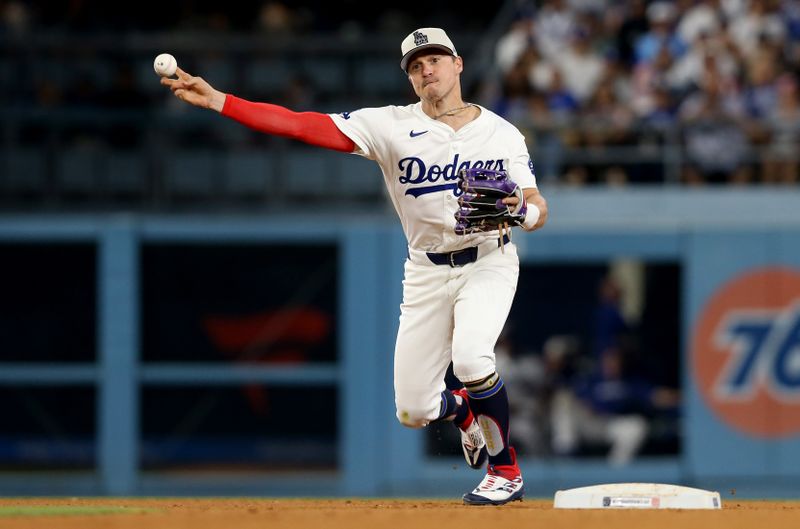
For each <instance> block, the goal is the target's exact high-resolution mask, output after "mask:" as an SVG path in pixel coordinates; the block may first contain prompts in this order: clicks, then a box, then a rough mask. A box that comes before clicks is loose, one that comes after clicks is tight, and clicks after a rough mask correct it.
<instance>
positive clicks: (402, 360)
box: [394, 239, 519, 428]
mask: <svg viewBox="0 0 800 529" xmlns="http://www.w3.org/2000/svg"><path fill="white" fill-rule="evenodd" d="M504 250H505V251H504V252H503V251H501V250H500V248H498V247H497V240H496V239H491V240H489V241H486V242H484V243H481V245H480V246H479V247H478V259H477V260H476V261H475V262H473V263H470V264H467V265H465V266H462V267H450V266H447V265H435V264H433V263H431V261H430V259H428V257H427V255H426V254H425V252H421V251H418V250H412V249H409V258H408V259H407V260H406V263H405V279H404V280H403V303H402V305H401V306H400V328H399V330H398V333H397V343H396V346H395V354H394V388H395V404H396V406H397V418H398V420H399V421H400V422H401V423H402V424H404V425H406V426H409V427H412V428H419V427H422V426H425V425H427V424H428V423H429V422H430V421H432V420H434V419H436V418H438V416H439V411H440V405H441V393H442V391H444V390H445V382H444V377H445V374H446V372H447V366H448V365H449V363H450V361H451V360H452V362H453V371H454V373H455V375H456V377H458V379H459V380H460V381H461V382H465V383H466V382H472V381H475V380H480V379H482V378H484V377H486V376H488V375H491V374H492V373H494V371H495V357H494V347H495V344H496V342H497V339H498V337H499V336H500V332H501V331H502V330H503V326H504V325H505V322H506V318H507V317H508V313H509V310H510V309H511V303H512V302H513V300H514V293H515V292H516V289H517V279H518V277H519V258H518V256H517V251H516V247H515V246H514V245H513V244H510V243H509V244H506V245H505V249H504Z"/></svg>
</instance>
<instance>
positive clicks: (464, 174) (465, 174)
mask: <svg viewBox="0 0 800 529" xmlns="http://www.w3.org/2000/svg"><path fill="white" fill-rule="evenodd" d="M458 187H459V188H460V189H461V191H462V194H461V196H460V197H458V205H459V209H458V211H456V213H455V218H456V226H455V232H456V234H457V235H468V234H470V233H478V232H486V231H495V230H498V229H501V228H502V229H505V228H508V227H510V226H518V225H521V224H522V223H523V221H524V220H525V214H526V213H527V210H528V208H527V204H526V202H525V197H524V195H523V193H522V190H521V189H520V187H519V186H518V185H517V184H516V183H514V182H513V181H512V180H510V179H509V178H508V173H507V172H505V171H493V170H491V169H482V168H477V169H475V168H469V169H462V170H461V171H460V172H459V173H458ZM510 197H516V198H517V199H519V203H517V204H515V205H513V206H512V205H509V204H504V203H503V199H504V198H510Z"/></svg>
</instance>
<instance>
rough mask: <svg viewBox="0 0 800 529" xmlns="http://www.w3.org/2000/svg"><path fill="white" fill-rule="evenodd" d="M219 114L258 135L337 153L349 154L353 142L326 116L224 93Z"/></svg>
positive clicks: (353, 148) (353, 147) (353, 146)
mask: <svg viewBox="0 0 800 529" xmlns="http://www.w3.org/2000/svg"><path fill="white" fill-rule="evenodd" d="M222 115H223V116H226V117H229V118H231V119H234V120H236V121H238V122H239V123H241V124H243V125H246V126H248V127H250V128H252V129H255V130H257V131H259V132H264V133H266V134H273V135H275V136H282V137H284V138H292V139H295V140H299V141H302V142H305V143H308V144H310V145H317V146H319V147H325V148H326V149H333V150H335V151H341V152H353V151H354V150H355V147H356V145H355V143H354V142H353V140H351V139H350V138H348V137H347V136H346V135H345V134H344V133H343V132H342V131H341V130H339V127H337V126H336V124H335V123H334V122H333V120H332V119H331V117H330V116H329V115H327V114H322V113H319V112H293V111H291V110H289V109H288V108H284V107H282V106H279V105H272V104H270V103H254V102H252V101H247V100H245V99H241V98H238V97H236V96H234V95H231V94H228V95H226V96H225V104H224V105H223V107H222Z"/></svg>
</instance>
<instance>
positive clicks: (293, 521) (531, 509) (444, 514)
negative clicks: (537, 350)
mask: <svg viewBox="0 0 800 529" xmlns="http://www.w3.org/2000/svg"><path fill="white" fill-rule="evenodd" d="M70 511H72V512H70ZM87 512H94V514H87ZM0 527H1V528H3V529H6V528H8V529H28V528H31V529H33V528H36V529H50V528H53V529H55V528H58V529H94V528H97V529H100V528H102V529H106V528H111V529H134V528H136V529H142V528H144V529H179V528H180V529H212V528H213V529H228V528H233V529H250V528H253V529H256V528H258V529H265V528H269V529H272V528H286V529H290V528H291V529H311V528H314V529H317V528H325V529H328V528H331V529H339V528H341V529H345V528H346V529H360V528H369V529H383V528H385V529H427V528H431V529H446V528H456V527H513V528H518V529H528V528H530V529H540V528H541V529H545V528H546V529H561V528H563V529H592V528H613V529H650V528H670V529H672V528H676V527H680V528H681V529H690V528H698V529H715V528H718V527H720V528H725V529H739V528H753V529H756V528H759V529H761V528H766V529H789V528H792V529H794V528H797V527H800V502H776V501H732V500H729V501H728V502H727V503H725V504H724V505H723V509H722V510H721V511H689V510H661V511H654V510H651V511H641V510H580V511H576V510H571V511H567V510H555V509H553V508H552V500H550V499H547V500H525V501H523V502H516V503H513V504H510V505H505V506H503V507H469V506H465V505H462V504H460V503H459V502H458V501H456V500H453V501H443V500H435V501H429V500H374V499H369V500H364V499H352V500H347V499H322V500H314V499H252V498H242V499H233V498H229V499H228V498H226V499H185V498H180V499H177V498H166V499H82V498H71V499H50V498H48V499H43V498H38V499H37V498H26V499H0Z"/></svg>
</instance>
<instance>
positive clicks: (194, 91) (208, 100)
mask: <svg viewBox="0 0 800 529" xmlns="http://www.w3.org/2000/svg"><path fill="white" fill-rule="evenodd" d="M175 73H176V74H177V76H178V78H177V79H170V78H169V77H162V78H161V84H163V85H165V86H168V87H169V88H170V90H172V93H173V94H175V96H176V97H177V98H178V99H181V100H183V101H186V102H187V103H191V104H192V105H194V106H198V107H202V108H210V109H213V110H216V111H217V112H222V107H223V105H224V104H225V94H223V93H222V92H220V91H219V90H216V89H215V88H214V87H213V86H211V85H210V84H208V82H207V81H206V80H205V79H203V78H202V77H194V76H192V75H189V74H188V73H186V72H185V71H183V70H181V69H180V68H178V69H177V70H176V71H175Z"/></svg>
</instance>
